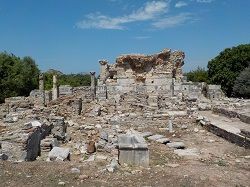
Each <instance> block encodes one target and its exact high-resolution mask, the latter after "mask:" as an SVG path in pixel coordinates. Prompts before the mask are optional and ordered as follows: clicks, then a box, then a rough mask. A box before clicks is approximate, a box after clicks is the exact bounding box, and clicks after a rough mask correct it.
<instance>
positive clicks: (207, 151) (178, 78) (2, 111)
mask: <svg viewBox="0 0 250 187" xmlns="http://www.w3.org/2000/svg"><path fill="white" fill-rule="evenodd" d="M184 58H185V54H184V52H181V51H171V50H170V49H164V50H163V51H162V52H160V53H157V54H154V55H141V54H131V55H122V56H119V57H118V58H117V59H116V62H115V63H114V64H109V63H108V62H107V61H106V60H101V61H99V63H100V75H99V76H98V80H97V85H96V84H95V76H96V75H95V72H90V76H91V85H90V86H82V87H71V86H69V85H58V79H59V78H60V77H57V76H56V75H54V76H53V88H52V90H44V76H43V75H42V74H41V75H40V76H39V89H37V90H33V91H32V92H31V93H30V96H29V97H12V98H6V99H5V103H3V104H1V105H0V162H1V160H9V161H18V162H23V161H35V160H40V161H43V162H44V163H47V162H56V161H59V162H60V161H64V162H63V163H65V164H66V163H67V162H71V163H72V164H73V165H74V164H78V165H79V163H80V164H81V165H83V166H84V167H85V166H86V168H85V170H84V171H86V170H88V169H89V167H92V166H93V167H95V168H102V169H100V173H101V174H100V173H99V175H103V172H104V173H105V172H108V173H113V172H116V171H118V173H119V172H120V173H121V174H122V175H123V174H124V175H125V174H126V175H128V174H127V173H128V172H127V170H126V168H130V167H139V168H151V169H152V171H154V172H156V173H157V171H159V170H160V169H159V168H162V170H160V171H161V172H163V171H169V170H170V168H175V167H181V163H183V162H184V161H185V159H193V160H192V162H190V163H196V164H200V162H202V163H203V162H204V163H206V162H208V161H210V160H211V159H214V158H224V155H223V154H224V153H221V152H223V151H221V150H220V151H216V150H217V149H218V148H219V149H222V150H224V148H227V150H238V149H241V152H244V151H245V150H248V149H249V148H250V136H249V134H250V133H249V132H250V126H249V124H250V110H249V109H250V101H249V100H243V99H233V98H226V97H225V96H224V94H223V92H222V91H221V89H220V86H219V85H207V84H206V83H193V82H188V81H186V78H185V77H184V76H183V72H182V67H183V65H184ZM214 134H215V135H214ZM216 135H218V137H217V136H216ZM220 137H221V138H220ZM224 139H225V140H227V141H229V142H231V143H234V144H236V145H234V144H228V142H225V141H224ZM238 146H240V148H239V147H238ZM235 152H236V151H235ZM213 154H217V155H215V156H214V157H210V155H213ZM230 154H231V153H230ZM208 155H209V156H208ZM227 158H228V159H229V158H230V159H231V160H230V162H232V159H237V158H238V157H237V158H236V156H232V155H231V156H230V157H229V156H228V157H227ZM240 158H242V162H247V161H246V159H247V157H245V155H243V156H242V157H240ZM182 159H184V160H182ZM204 160H205V161H204ZM248 162H249V161H248ZM99 163H102V164H101V165H98V164H99ZM214 163H219V164H223V163H221V162H219V161H218V162H217V160H216V162H214ZM186 164H187V166H188V167H193V165H192V164H191V165H188V164H189V162H187V163H186ZM45 165H46V164H45ZM194 165H195V164H194ZM166 167H167V168H166ZM199 167H202V166H200V165H199ZM207 167H208V166H207ZM79 168H80V167H79ZM79 168H72V172H75V173H79V172H81V171H80V169H79ZM120 168H122V169H120ZM124 168H125V169H124ZM137 170H138V169H137ZM137 170H135V171H137ZM141 170H142V169H141ZM147 171H148V172H150V169H147ZM176 171H177V170H175V171H174V172H176ZM180 171H181V169H180ZM94 173H95V172H92V174H90V175H94ZM97 173H98V172H97ZM0 174H1V173H0ZM95 174H96V173H95ZM134 174H136V173H135V172H134ZM154 174H155V173H154ZM79 178H80V176H79ZM94 178H96V177H93V178H92V179H93V180H94ZM85 179H88V177H83V176H81V180H85ZM145 180H146V179H145ZM244 184H245V183H244Z"/></svg>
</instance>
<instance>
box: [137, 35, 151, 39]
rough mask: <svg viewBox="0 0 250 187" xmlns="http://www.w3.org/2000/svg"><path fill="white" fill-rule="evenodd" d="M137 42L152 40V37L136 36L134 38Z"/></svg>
mask: <svg viewBox="0 0 250 187" xmlns="http://www.w3.org/2000/svg"><path fill="white" fill-rule="evenodd" d="M134 38H135V39H136V40H146V39H149V38H151V37H150V36H136V37H134Z"/></svg>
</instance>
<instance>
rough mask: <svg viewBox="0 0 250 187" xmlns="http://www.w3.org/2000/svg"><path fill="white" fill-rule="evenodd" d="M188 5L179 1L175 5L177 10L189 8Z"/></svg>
mask: <svg viewBox="0 0 250 187" xmlns="http://www.w3.org/2000/svg"><path fill="white" fill-rule="evenodd" d="M187 5H188V4H187V3H186V2H184V1H178V2H177V3H176V4H175V7H176V8H181V7H184V6H187Z"/></svg>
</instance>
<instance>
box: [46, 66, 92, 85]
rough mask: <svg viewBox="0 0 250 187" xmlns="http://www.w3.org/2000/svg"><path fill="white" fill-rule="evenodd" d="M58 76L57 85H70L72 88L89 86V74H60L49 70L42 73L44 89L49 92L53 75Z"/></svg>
mask: <svg viewBox="0 0 250 187" xmlns="http://www.w3.org/2000/svg"><path fill="white" fill-rule="evenodd" d="M54 74H56V75H57V76H58V84H59V85H70V86H72V87H77V86H90V83H91V79H90V75H89V74H84V73H78V74H62V73H61V72H58V71H56V70H50V71H48V72H46V73H44V80H45V89H46V90H50V89H51V88H52V86H53V85H52V79H53V75H54Z"/></svg>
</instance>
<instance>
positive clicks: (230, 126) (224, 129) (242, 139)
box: [200, 111, 250, 149]
mask: <svg viewBox="0 0 250 187" xmlns="http://www.w3.org/2000/svg"><path fill="white" fill-rule="evenodd" d="M200 114H201V115H202V116H203V117H205V118H207V119H208V120H209V122H204V121H203V120H202V119H201V120H200V124H202V126H203V127H204V128H205V129H207V130H208V131H210V132H212V133H214V134H216V135H217V136H220V137H222V138H224V139H226V140H228V141H229V142H231V143H235V144H237V145H239V146H241V147H244V148H246V149H250V138H249V137H247V136H246V135H244V133H243V134H242V130H241V129H244V131H245V132H249V131H250V126H249V124H247V123H244V122H242V121H240V120H238V119H235V118H232V119H231V118H228V117H225V116H220V115H215V114H213V113H212V112H211V111H204V112H200Z"/></svg>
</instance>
